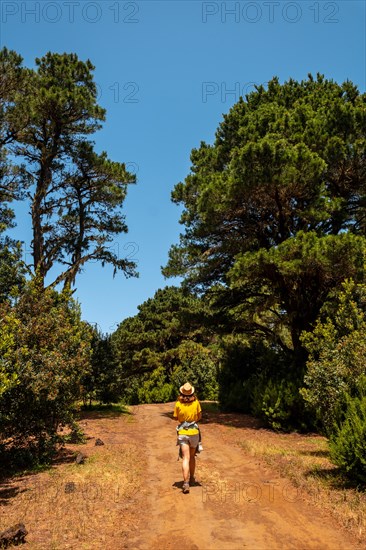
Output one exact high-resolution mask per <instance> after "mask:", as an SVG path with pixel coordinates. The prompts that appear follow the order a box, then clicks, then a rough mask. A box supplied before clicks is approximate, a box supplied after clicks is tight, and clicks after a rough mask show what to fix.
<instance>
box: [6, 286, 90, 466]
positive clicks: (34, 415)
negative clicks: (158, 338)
mask: <svg viewBox="0 0 366 550" xmlns="http://www.w3.org/2000/svg"><path fill="white" fill-rule="evenodd" d="M2 321H3V322H2V323H0V341H1V342H2V345H1V346H0V364H6V366H7V371H8V372H9V373H15V374H16V383H15V384H14V385H9V386H8V387H7V388H6V390H5V391H4V392H3V393H2V394H1V395H0V442H1V440H2V441H5V440H7V439H9V438H11V440H12V442H13V447H17V448H23V447H24V448H26V447H28V448H29V449H30V447H33V448H34V452H33V451H32V453H33V454H34V456H37V460H38V461H42V460H46V459H47V457H48V456H49V454H50V452H51V451H52V450H53V448H54V446H55V444H56V443H57V442H58V436H57V430H58V427H59V426H60V425H68V426H71V427H73V426H74V403H75V401H76V400H77V399H78V398H80V395H81V378H82V375H83V374H84V373H85V372H87V371H88V369H89V366H90V354H91V349H90V341H91V333H90V330H89V327H88V326H87V325H86V323H84V322H82V321H81V318H80V308H79V306H78V305H77V304H76V303H75V302H74V301H73V300H72V299H71V297H70V293H68V292H64V293H62V294H59V293H57V292H56V291H53V290H50V289H48V290H47V289H46V290H44V289H43V288H41V287H40V286H39V285H38V283H37V281H35V280H34V281H32V282H30V283H29V284H28V285H27V288H26V289H25V290H24V292H23V294H22V295H21V296H20V298H19V300H18V301H17V303H16V305H15V306H14V307H12V308H11V309H9V311H8V312H7V314H6V316H5V317H3V319H2Z"/></svg>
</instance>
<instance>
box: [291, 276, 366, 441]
mask: <svg viewBox="0 0 366 550" xmlns="http://www.w3.org/2000/svg"><path fill="white" fill-rule="evenodd" d="M365 311H366V285H356V284H355V283H354V282H353V281H345V282H344V283H343V285H342V291H340V292H338V293H336V294H335V296H334V297H333V300H329V302H327V303H326V304H325V305H324V311H323V312H322V313H321V315H320V318H319V319H318V321H317V323H316V326H315V328H314V330H313V331H312V332H305V333H303V335H302V341H303V343H304V346H305V347H306V349H307V351H308V353H309V358H308V362H307V372H306V374H305V377H304V382H305V387H304V388H302V389H301V394H302V396H303V397H304V400H305V401H306V403H307V404H308V407H309V408H310V409H311V410H313V411H314V414H315V415H316V417H317V419H318V422H319V425H320V426H321V427H322V429H323V430H324V432H325V433H326V434H327V435H328V436H331V435H332V433H333V428H334V425H337V424H339V422H340V420H341V418H342V414H343V412H344V411H345V409H346V408H347V403H346V401H347V395H350V396H354V395H355V394H356V391H357V390H356V388H357V384H358V381H359V379H360V377H361V376H362V375H363V373H364V372H365V364H366V315H365Z"/></svg>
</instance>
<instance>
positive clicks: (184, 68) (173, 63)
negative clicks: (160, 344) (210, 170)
mask: <svg viewBox="0 0 366 550" xmlns="http://www.w3.org/2000/svg"><path fill="white" fill-rule="evenodd" d="M365 26H366V25H365V2H364V1H351V0H347V1H337V2H330V1H326V2H323V1H319V2H316V1H311V2H307V1H298V2H282V1H263V2H261V1H255V2H237V1H236V2H235V1H233V2H232V1H230V2H222V1H218V2H214V1H212V2H201V1H197V0H192V1H187V0H185V1H179V0H177V1H176V0H172V1H169V0H167V1H154V0H146V1H140V0H139V1H136V2H135V1H133V2H131V1H124V0H121V1H119V0H104V1H101V2H93V1H83V0H67V1H66V0H65V1H63V0H57V1H56V0H55V1H47V0H46V1H17V0H2V2H1V29H0V30H1V35H0V40H1V46H7V47H8V48H10V49H14V50H16V51H17V52H18V53H20V54H21V55H22V56H23V58H24V63H25V65H27V66H33V65H34V58H35V57H41V56H42V55H44V54H45V53H46V52H47V51H52V52H60V53H62V52H75V53H77V54H78V56H79V57H80V58H81V59H83V60H85V59H87V58H89V59H90V60H91V61H92V63H93V64H94V65H95V67H96V68H95V81H96V82H97V83H98V86H99V92H100V93H99V103H100V104H101V105H102V106H103V107H105V108H106V109H107V120H106V122H105V124H104V127H103V129H102V130H101V131H99V132H98V134H97V135H96V136H95V142H96V148H97V150H98V151H101V150H105V151H107V153H108V155H109V157H110V158H111V159H113V160H116V161H120V162H125V163H127V164H128V166H129V168H130V171H132V172H135V173H136V174H137V178H138V182H137V185H133V186H132V185H131V186H130V187H129V191H128V197H127V200H126V202H125V205H124V212H125V214H126V218H127V224H128V227H129V233H128V234H127V235H121V236H120V237H119V238H118V239H115V241H114V242H113V243H112V245H111V246H112V248H113V249H114V250H115V251H116V252H117V253H118V254H119V255H120V256H121V257H122V256H126V255H128V256H129V257H130V258H133V259H135V260H136V261H137V262H138V270H139V272H140V277H139V278H138V279H125V278H124V276H123V275H122V274H119V275H117V276H116V277H115V278H114V279H113V277H112V269H111V268H108V267H106V268H104V269H103V268H101V267H100V266H99V265H97V264H89V265H87V266H86V269H85V272H84V273H83V274H81V275H80V276H79V278H78V279H77V292H76V293H75V296H76V297H77V299H78V300H79V301H80V303H81V307H82V313H83V318H84V319H86V320H88V321H89V322H92V323H96V324H98V326H99V327H100V329H101V330H102V331H103V332H112V331H113V330H115V328H116V327H117V324H118V323H119V322H121V321H122V320H123V319H124V318H126V317H128V316H131V315H135V314H136V313H137V306H138V305H139V304H141V303H142V302H143V301H145V300H146V299H147V298H149V297H152V296H153V295H154V293H155V291H156V290H157V289H158V288H162V287H164V286H166V285H167V284H178V283H179V281H178V280H165V279H164V278H163V277H162V275H161V272H160V268H161V266H162V265H165V263H166V261H167V258H168V250H169V247H170V246H171V245H172V244H173V243H176V242H178V239H179V233H180V232H181V231H182V230H183V228H182V226H180V225H179V216H180V208H179V207H177V206H176V205H174V204H172V203H171V201H170V194H171V191H172V189H173V187H174V185H175V184H176V183H178V182H179V181H182V180H183V179H184V178H185V177H186V175H187V174H188V173H189V170H190V152H191V150H192V149H193V148H195V147H198V146H199V144H200V142H201V140H203V141H206V142H209V143H212V141H213V140H214V136H215V131H216V129H217V127H218V124H219V123H220V121H221V120H222V115H223V113H226V112H227V111H228V110H229V109H230V107H231V106H232V105H233V104H234V103H235V102H236V101H237V100H238V99H239V95H241V94H245V93H247V92H249V91H251V90H252V89H253V86H254V84H261V83H266V82H268V80H270V79H271V78H272V77H273V76H274V75H277V76H278V77H279V78H280V81H281V82H283V81H285V80H287V79H288V78H290V77H292V78H295V79H298V80H301V79H303V78H306V77H307V74H308V73H309V72H311V73H313V74H316V73H317V72H320V73H323V74H325V76H326V77H327V78H333V79H334V80H336V81H338V82H342V81H344V80H346V79H350V80H352V81H353V82H354V83H356V84H357V85H358V87H359V89H360V90H361V91H362V92H364V91H365V85H366V71H365V34H366V33H365V31H366V28H365ZM17 213H18V226H17V228H16V230H15V231H14V234H15V235H16V236H17V237H18V238H20V239H21V240H23V241H24V242H25V243H26V244H25V250H24V254H25V256H28V255H29V243H30V240H31V232H30V221H29V216H28V214H27V207H25V206H21V205H19V207H18V208H17ZM28 261H29V256H28Z"/></svg>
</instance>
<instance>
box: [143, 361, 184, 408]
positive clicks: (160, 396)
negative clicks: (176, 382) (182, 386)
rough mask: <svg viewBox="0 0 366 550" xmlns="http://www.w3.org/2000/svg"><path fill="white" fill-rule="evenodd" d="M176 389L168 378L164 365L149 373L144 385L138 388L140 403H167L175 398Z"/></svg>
mask: <svg viewBox="0 0 366 550" xmlns="http://www.w3.org/2000/svg"><path fill="white" fill-rule="evenodd" d="M175 395H176V390H175V388H174V387H173V385H172V384H169V383H168V382H167V380H166V373H165V369H164V367H159V368H157V369H155V370H154V371H153V372H151V373H149V375H148V377H147V378H146V379H145V381H144V382H143V384H142V386H141V387H140V388H139V389H138V390H137V397H138V402H139V403H166V402H168V401H172V400H173V399H174V398H175Z"/></svg>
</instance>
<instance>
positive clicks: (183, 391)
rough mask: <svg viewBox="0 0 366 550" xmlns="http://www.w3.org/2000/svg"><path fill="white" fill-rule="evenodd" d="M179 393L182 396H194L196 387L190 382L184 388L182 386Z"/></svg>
mask: <svg viewBox="0 0 366 550" xmlns="http://www.w3.org/2000/svg"><path fill="white" fill-rule="evenodd" d="M179 393H181V394H182V395H193V394H194V387H193V386H191V384H190V383H189V382H186V383H185V384H184V386H181V387H180V388H179Z"/></svg>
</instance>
